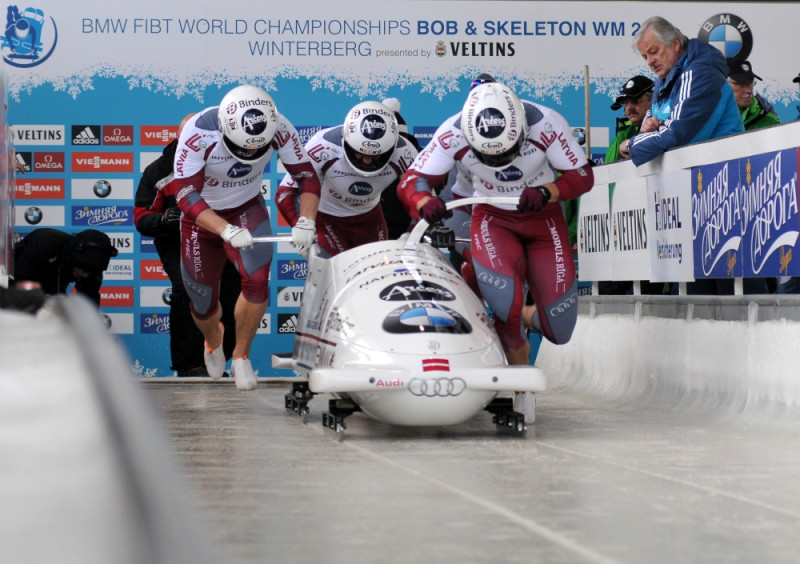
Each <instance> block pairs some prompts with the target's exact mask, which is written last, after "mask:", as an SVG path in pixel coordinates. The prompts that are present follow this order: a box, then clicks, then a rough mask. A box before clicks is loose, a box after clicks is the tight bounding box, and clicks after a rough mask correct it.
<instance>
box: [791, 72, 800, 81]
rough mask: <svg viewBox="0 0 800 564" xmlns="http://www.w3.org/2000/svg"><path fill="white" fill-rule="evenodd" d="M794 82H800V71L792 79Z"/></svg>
mask: <svg viewBox="0 0 800 564" xmlns="http://www.w3.org/2000/svg"><path fill="white" fill-rule="evenodd" d="M792 82H800V73H798V74H797V76H796V77H794V78H793V79H792Z"/></svg>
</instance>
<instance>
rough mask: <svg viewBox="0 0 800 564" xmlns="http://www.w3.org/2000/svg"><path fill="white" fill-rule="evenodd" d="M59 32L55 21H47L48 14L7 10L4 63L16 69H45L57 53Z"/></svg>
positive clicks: (1, 42)
mask: <svg viewBox="0 0 800 564" xmlns="http://www.w3.org/2000/svg"><path fill="white" fill-rule="evenodd" d="M57 43H58V28H57V27H56V22H55V20H54V19H53V18H52V17H51V18H50V20H49V21H48V20H47V19H46V18H45V15H44V10H39V9H37V8H30V7H28V8H25V10H23V11H22V12H20V11H19V8H18V7H17V6H15V5H11V6H8V8H7V10H6V32H5V35H3V36H2V37H0V51H2V53H3V60H4V61H5V62H6V63H7V64H9V65H11V66H12V67H18V68H26V67H35V66H36V65H41V64H42V63H43V62H45V61H46V60H47V59H49V58H50V55H52V54H53V51H55V48H56V44H57Z"/></svg>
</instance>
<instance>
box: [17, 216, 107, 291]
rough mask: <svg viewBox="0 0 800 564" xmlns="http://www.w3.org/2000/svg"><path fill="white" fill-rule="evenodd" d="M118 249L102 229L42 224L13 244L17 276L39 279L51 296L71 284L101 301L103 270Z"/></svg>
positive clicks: (18, 279) (21, 278) (36, 280)
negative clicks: (72, 230)
mask: <svg viewBox="0 0 800 564" xmlns="http://www.w3.org/2000/svg"><path fill="white" fill-rule="evenodd" d="M115 256H117V249H116V248H115V247H114V246H113V245H112V244H111V239H109V238H108V235H106V234H105V233H103V232H102V231H97V230H96V229H87V230H85V231H81V232H79V233H76V234H74V235H73V234H70V233H65V232H63V231H59V230H57V229H51V228H48V227H43V228H40V229H34V230H33V231H31V232H30V233H28V235H26V236H25V237H24V238H23V239H22V240H20V241H18V242H17V243H16V245H14V280H15V282H16V283H17V284H19V283H20V282H23V281H28V282H37V283H38V284H39V286H40V287H41V289H42V291H43V292H44V293H45V294H47V295H48V296H53V295H56V294H64V293H66V291H67V288H68V287H69V285H70V284H72V283H74V284H75V290H76V291H78V292H79V293H81V294H83V295H84V296H86V297H87V298H89V299H90V300H92V301H93V302H94V303H95V304H96V305H97V306H99V305H100V287H101V286H102V284H103V272H105V270H106V269H107V268H108V263H109V262H110V260H111V258H112V257H115Z"/></svg>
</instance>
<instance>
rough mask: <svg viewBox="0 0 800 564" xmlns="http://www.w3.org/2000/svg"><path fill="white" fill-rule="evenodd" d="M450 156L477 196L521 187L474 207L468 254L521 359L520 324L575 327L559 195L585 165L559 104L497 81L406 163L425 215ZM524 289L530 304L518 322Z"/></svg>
mask: <svg viewBox="0 0 800 564" xmlns="http://www.w3.org/2000/svg"><path fill="white" fill-rule="evenodd" d="M457 164H459V165H460V170H461V171H465V172H466V174H468V175H469V180H470V182H471V184H472V190H473V194H474V195H475V196H519V203H518V204H517V205H516V206H513V205H512V206H509V205H488V204H481V205H477V206H475V207H474V208H473V211H472V223H471V239H472V258H473V265H474V269H475V274H476V276H477V279H478V285H479V287H480V292H481V295H482V296H483V298H484V299H485V300H486V302H487V304H488V305H489V307H490V308H491V310H492V312H493V313H494V319H495V328H496V329H497V333H498V335H499V336H500V340H501V342H502V343H503V347H504V349H505V352H506V356H507V358H508V362H509V364H523V365H524V364H528V357H529V347H530V345H529V343H528V340H527V338H526V330H525V325H530V326H532V328H533V329H534V330H535V331H537V332H539V333H541V334H542V335H543V336H544V337H545V338H547V339H548V340H550V341H551V342H553V343H555V344H562V343H566V342H567V341H569V339H570V338H571V336H572V331H573V329H574V327H575V322H576V320H577V314H578V309H577V306H578V299H577V298H578V293H577V283H576V279H575V268H574V263H573V260H572V253H571V250H570V244H569V236H568V233H567V224H566V221H565V219H564V214H563V212H562V210H561V206H559V205H558V202H559V200H569V199H572V198H577V197H578V196H580V195H581V194H584V193H586V192H588V191H589V190H590V189H591V188H592V185H593V183H594V178H593V174H592V169H591V168H590V166H589V163H588V161H587V160H586V156H585V155H584V153H583V152H582V151H581V148H580V146H579V145H578V144H577V142H576V141H575V139H574V137H573V136H572V134H571V132H570V128H569V126H568V125H567V122H566V121H565V120H564V118H563V117H562V116H561V115H560V114H558V113H557V112H555V111H554V110H552V109H550V108H547V107H545V106H542V105H539V104H534V103H533V102H529V101H524V102H523V101H521V100H520V99H519V98H518V97H517V95H516V94H515V93H514V92H513V91H511V89H510V88H508V87H507V86H505V85H503V84H501V83H497V82H494V83H492V82H489V83H485V84H479V85H477V86H476V87H475V88H473V89H472V90H471V91H470V92H469V95H468V97H467V101H466V103H465V104H464V107H463V109H462V111H461V113H459V114H456V115H455V116H452V117H450V118H448V119H447V120H446V121H445V122H444V123H443V124H442V125H441V126H440V127H439V128H438V129H437V131H436V133H435V134H434V136H433V139H432V140H431V141H430V143H429V144H428V145H427V146H426V147H425V149H424V150H423V151H422V152H421V153H420V154H419V156H418V157H417V159H416V160H415V161H414V164H412V165H411V168H410V169H409V170H408V171H407V172H406V173H405V175H404V176H403V179H402V180H401V182H400V186H399V187H398V192H399V194H400V198H401V199H402V200H403V202H404V203H405V204H406V206H407V208H408V209H409V213H411V214H413V215H415V216H416V215H418V216H419V217H422V218H424V219H425V220H426V221H428V222H429V223H434V222H436V221H439V220H441V219H442V217H444V215H445V205H444V202H442V201H441V200H440V199H439V198H438V197H437V196H435V195H434V194H432V193H431V190H430V187H431V186H435V185H436V184H437V183H439V182H441V180H442V179H443V178H444V177H445V176H446V175H447V174H448V173H449V172H450V170H451V169H452V168H453V167H454V166H456V165H457ZM559 173H560V176H559ZM528 289H529V291H530V293H531V295H532V297H533V300H534V303H535V307H532V308H528V309H527V310H526V311H528V312H529V313H528V316H529V317H528V318H526V319H525V320H524V323H523V306H524V305H525V299H526V290H528Z"/></svg>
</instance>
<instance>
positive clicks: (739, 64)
mask: <svg viewBox="0 0 800 564" xmlns="http://www.w3.org/2000/svg"><path fill="white" fill-rule="evenodd" d="M728 78H730V79H731V80H733V81H734V82H750V81H751V80H753V79H754V78H757V79H758V80H761V77H760V76H758V75H757V74H756V73H754V72H753V65H751V64H750V61H745V60H744V59H728Z"/></svg>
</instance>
